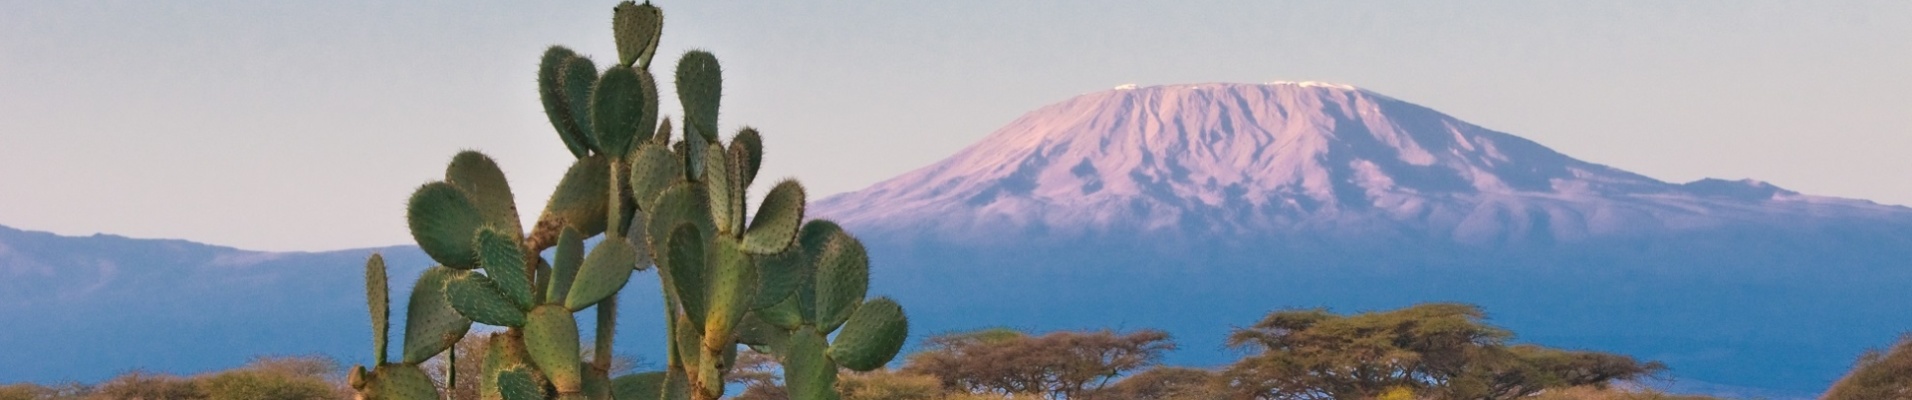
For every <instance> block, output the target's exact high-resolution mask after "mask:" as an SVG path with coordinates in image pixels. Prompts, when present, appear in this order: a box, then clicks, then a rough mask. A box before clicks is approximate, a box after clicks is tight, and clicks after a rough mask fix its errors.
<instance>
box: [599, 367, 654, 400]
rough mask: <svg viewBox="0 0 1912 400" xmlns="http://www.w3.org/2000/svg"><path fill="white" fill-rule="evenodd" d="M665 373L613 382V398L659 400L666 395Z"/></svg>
mask: <svg viewBox="0 0 1912 400" xmlns="http://www.w3.org/2000/svg"><path fill="white" fill-rule="evenodd" d="M664 375H665V374H664V372H663V371H657V372H645V373H639V374H630V375H625V376H620V377H617V379H612V380H611V393H612V394H613V396H612V397H615V398H617V400H658V396H662V395H663V394H664V378H665V376H664Z"/></svg>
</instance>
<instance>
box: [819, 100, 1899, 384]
mask: <svg viewBox="0 0 1912 400" xmlns="http://www.w3.org/2000/svg"><path fill="white" fill-rule="evenodd" d="M1642 145H1647V144H1642ZM810 215H811V216H813V217H818V218H830V219H835V220H837V221H839V222H841V223H843V224H844V225H845V227H847V228H849V229H850V231H852V232H855V233H856V234H857V235H858V236H859V237H861V238H862V239H863V241H864V243H865V244H866V245H868V246H869V249H870V258H871V260H872V263H873V264H874V265H875V268H874V269H873V270H872V274H871V277H872V282H873V283H872V286H871V287H872V290H875V291H878V292H881V293H883V294H887V295H893V296H894V297H896V298H897V299H898V300H899V301H902V302H903V303H904V304H908V305H909V307H910V310H911V312H912V317H911V318H912V319H911V321H912V323H920V324H921V325H922V326H924V327H925V328H926V329H927V330H928V331H939V330H949V329H965V328H980V327H988V326H1010V327H1017V328H1023V329H1033V330H1044V329H1099V328H1107V327H1118V328H1121V327H1153V328H1161V329H1166V330H1168V331H1169V332H1172V333H1173V334H1174V335H1175V336H1176V338H1177V341H1178V342H1180V343H1181V345H1182V348H1183V349H1184V350H1182V351H1179V352H1177V353H1176V354H1175V355H1173V356H1171V357H1170V360H1169V361H1170V362H1171V363H1178V364H1184V365H1207V366H1213V365H1220V364H1224V363H1227V362H1229V361H1230V360H1232V359H1234V357H1235V356H1236V354H1234V353H1231V352H1228V351H1226V350H1225V347H1224V345H1223V343H1222V340H1221V339H1222V338H1224V337H1226V336H1227V334H1228V330H1229V327H1231V326H1240V325H1242V324H1248V323H1252V322H1253V321H1255V320H1256V318H1258V317H1260V316H1261V315H1263V314H1265V313H1266V312H1268V311H1269V310H1274V309H1281V308H1293V307H1300V308H1314V307H1327V308H1332V309H1335V310H1337V311H1362V310H1376V309H1389V308H1396V307H1401V306H1404V305H1408V304H1414V303H1421V302H1430V301H1457V302H1465V303H1472V304H1478V305H1481V306H1483V307H1484V308H1485V309H1486V310H1487V311H1488V312H1489V313H1491V314H1492V318H1493V319H1494V320H1495V321H1496V322H1498V323H1502V324H1505V325H1504V326H1506V327H1508V328H1510V329H1512V330H1513V331H1515V332H1519V333H1520V335H1521V337H1520V340H1522V341H1528V342H1532V343H1540V344H1545V345H1550V346H1560V347H1569V348H1582V349H1592V350H1599V351H1611V352H1619V353H1624V354H1629V355H1634V356H1638V357H1641V358H1645V359H1652V360H1659V361H1664V362H1666V363H1668V364H1669V365H1671V366H1672V368H1673V369H1674V372H1673V374H1674V375H1676V376H1677V377H1678V378H1680V379H1682V380H1686V381H1689V382H1691V381H1704V382H1711V383H1714V384H1724V385H1737V386H1748V387H1756V388H1765V389H1774V390H1779V391H1780V392H1775V393H1781V392H1783V393H1789V394H1785V395H1767V397H1770V398H1795V397H1799V398H1809V397H1810V396H1812V394H1813V393H1816V391H1817V390H1822V389H1824V388H1825V387H1826V385H1828V384H1830V383H1831V380H1832V379H1836V378H1837V377H1838V376H1839V375H1840V374H1841V373H1843V372H1844V371H1845V370H1846V369H1847V368H1849V367H1850V366H1851V362H1852V360H1853V359H1854V357H1856V356H1857V355H1858V354H1860V352H1861V351H1863V350H1864V349H1865V348H1867V347H1868V346H1880V345H1884V344H1887V343H1890V342H1891V340H1893V338H1894V337H1896V336H1897V335H1898V334H1899V333H1900V332H1904V331H1906V330H1908V329H1912V314H1908V313H1907V312H1906V309H1907V308H1906V307H1905V304H1912V292H1909V291H1906V290H1904V288H1905V287H1907V286H1908V285H1912V209H1908V208H1906V207H1901V206H1892V205H1880V204H1876V203H1872V202H1869V201H1864V200H1852V199H1839V198H1830V197H1820V196H1811V195H1806V194H1801V193H1797V192H1794V191H1790V190H1786V189H1782V188H1779V187H1777V186H1774V185H1771V184H1767V183H1763V182H1759V181H1753V180H1720V179H1702V180H1699V181H1694V182H1689V183H1670V182H1665V181H1661V180H1658V179H1654V178H1651V177H1647V176H1642V175H1640V174H1635V173H1630V172H1627V171H1624V170H1621V169H1619V168H1615V167H1610V166H1606V165H1601V164H1597V163H1594V162H1589V161H1583V160H1579V159H1575V158H1573V157H1569V156H1567V155H1564V154H1561V153H1559V152H1556V151H1554V150H1551V149H1548V148H1547V147H1545V146H1543V145H1541V144H1538V143H1535V142H1533V141H1529V140H1526V139H1522V138H1520V137H1517V136H1514V135H1510V134H1506V133H1501V132H1496V131H1493V130H1491V129H1487V128H1483V127H1480V126H1477V125H1474V124H1470V123H1467V122H1465V121H1462V120H1460V119H1457V118H1454V117H1450V116H1447V115H1444V114H1441V113H1440V112H1437V111H1434V110H1431V109H1428V108H1426V107H1422V106H1418V105H1415V104H1411V103H1408V102H1406V101H1402V100H1398V99H1395V98H1392V97H1388V96H1385V95H1381V94H1378V93H1375V92H1371V91H1367V90H1362V89H1358V88H1354V87H1351V86H1347V85H1335V84H1323V83H1313V82H1276V83H1268V84H1197V85H1166V86H1154V87H1139V88H1138V87H1129V86H1125V87H1119V88H1116V89H1114V90H1109V91H1102V92H1096V93H1090V94H1085V95H1081V96H1077V97H1075V98H1072V99H1068V100H1065V101H1062V102H1060V103H1056V104H1053V105H1050V106H1046V107H1042V108H1040V109H1037V110H1035V111H1032V112H1030V113H1028V114H1026V115H1024V116H1022V117H1021V118H1018V119H1016V120H1015V121H1013V122H1011V123H1009V124H1008V125H1007V126H1005V127H1003V128H1002V129H1000V130H998V131H996V132H995V133H994V134H991V135H989V136H988V137H987V138H986V139H983V140H982V141H980V142H978V143H976V144H974V145H972V146H970V147H969V148H967V149H964V150H962V151H961V152H958V153H956V154H955V155H953V156H951V157H949V158H947V159H944V160H942V161H939V162H936V163H934V164H931V165H929V166H927V167H924V168H921V169H918V170H915V171H912V172H909V173H906V174H903V175H901V176H898V177H896V178H893V179H890V180H888V181H884V182H881V183H878V184H876V185H874V186H871V187H869V188H866V189H864V190H860V191H855V192H850V193H844V194H840V195H836V196H832V197H828V198H824V199H821V200H818V201H817V202H815V203H813V204H812V205H811V209H810Z"/></svg>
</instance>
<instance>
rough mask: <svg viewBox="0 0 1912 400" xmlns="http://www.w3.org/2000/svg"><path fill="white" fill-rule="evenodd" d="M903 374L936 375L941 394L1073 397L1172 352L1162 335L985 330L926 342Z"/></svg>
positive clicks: (1171, 344) (1154, 332) (1147, 332)
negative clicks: (1037, 333)
mask: <svg viewBox="0 0 1912 400" xmlns="http://www.w3.org/2000/svg"><path fill="white" fill-rule="evenodd" d="M924 346H925V347H926V348H927V350H924V351H922V352H920V353H917V354H914V355H911V356H910V357H909V362H908V363H907V364H905V365H904V367H903V372H905V373H912V374H922V375H929V376H934V377H937V378H938V379H939V380H941V381H942V385H943V387H944V388H945V390H952V391H963V392H971V393H995V394H1004V395H1012V394H1032V395H1039V396H1042V397H1044V398H1048V399H1056V400H1060V399H1078V398H1082V397H1083V395H1084V394H1086V393H1089V392H1092V391H1095V390H1099V389H1102V388H1103V387H1105V386H1107V385H1108V384H1109V383H1110V382H1111V381H1112V380H1114V379H1115V378H1117V377H1120V376H1123V375H1125V374H1127V373H1129V372H1132V371H1136V370H1139V369H1142V368H1146V367H1149V366H1152V365H1155V364H1156V363H1158V362H1160V361H1161V358H1162V354H1163V353H1164V352H1167V351H1169V350H1174V349H1175V343H1174V342H1173V341H1172V340H1170V339H1169V336H1168V333H1165V332H1162V331H1158V330H1142V331H1136V332H1132V333H1128V334H1117V333H1115V332H1113V331H1108V330H1102V331H1096V332H1068V331H1058V332H1051V333H1049V334H1045V335H1042V336H1030V335H1028V334H1024V333H1022V332H1017V331H1013V330H1007V329H990V330H984V331H977V332H965V333H955V334H947V335H940V336H935V337H931V338H929V339H928V340H927V341H926V343H925V344H924Z"/></svg>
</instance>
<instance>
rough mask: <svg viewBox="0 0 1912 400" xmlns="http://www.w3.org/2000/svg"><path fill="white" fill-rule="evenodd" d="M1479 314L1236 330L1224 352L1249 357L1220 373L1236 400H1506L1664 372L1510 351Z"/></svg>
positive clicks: (1441, 312)
mask: <svg viewBox="0 0 1912 400" xmlns="http://www.w3.org/2000/svg"><path fill="white" fill-rule="evenodd" d="M1485 317H1486V315H1485V314H1484V313H1483V312H1481V310H1480V308H1478V307H1475V306H1472V305H1465V304H1446V303H1436V304H1423V305H1417V306H1413V307H1409V308H1405V309H1401V310H1395V311H1388V312H1375V313H1363V314H1356V315H1351V316H1341V315H1335V314H1332V313H1329V312H1327V311H1325V310H1320V309H1314V310H1287V311H1277V312H1274V313H1271V314H1269V315H1268V316H1267V317H1265V318H1263V319H1262V320H1261V321H1260V322H1258V323H1256V324H1255V325H1253V326H1250V327H1247V328H1242V329H1237V330H1236V331H1235V332H1234V333H1233V334H1231V335H1230V336H1229V338H1228V344H1229V345H1230V346H1232V347H1235V348H1238V349H1247V350H1250V351H1253V352H1255V353H1254V354H1250V355H1248V356H1246V357H1244V358H1242V359H1241V360H1240V361H1238V362H1236V363H1235V364H1233V365H1231V366H1229V367H1228V368H1227V370H1225V371H1224V372H1223V378H1222V379H1223V382H1224V384H1225V385H1226V386H1227V388H1228V389H1229V391H1230V392H1231V393H1232V394H1233V397H1237V398H1245V399H1270V400H1273V399H1284V400H1285V399H1304V400H1312V399H1324V400H1325V399H1348V398H1375V397H1378V396H1380V395H1382V394H1384V393H1389V392H1400V391H1403V390H1407V391H1412V392H1415V393H1420V394H1423V395H1427V396H1433V397H1435V398H1443V399H1512V398H1519V397H1525V396H1528V395H1532V394H1534V393H1538V392H1540V391H1542V390H1546V389H1549V388H1561V387H1571V386H1581V385H1602V384H1605V383H1608V382H1612V381H1616V380H1627V379H1634V378H1639V377H1643V376H1648V375H1651V374H1654V373H1657V372H1659V371H1661V370H1663V369H1665V366H1664V365H1661V364H1659V363H1657V362H1654V363H1641V362H1638V361H1636V360H1634V359H1632V358H1630V357H1626V356H1620V355H1612V354H1602V353H1591V352H1573V351H1564V350H1557V349H1549V348H1544V347H1539V346H1530V345H1520V346H1509V345H1508V344H1507V343H1506V342H1507V340H1508V339H1510V338H1512V336H1513V335H1512V334H1511V333H1509V332H1508V331H1506V330H1504V329H1501V328H1498V327H1494V326H1491V325H1488V324H1486V323H1485V322H1484V321H1483V320H1484V318H1485Z"/></svg>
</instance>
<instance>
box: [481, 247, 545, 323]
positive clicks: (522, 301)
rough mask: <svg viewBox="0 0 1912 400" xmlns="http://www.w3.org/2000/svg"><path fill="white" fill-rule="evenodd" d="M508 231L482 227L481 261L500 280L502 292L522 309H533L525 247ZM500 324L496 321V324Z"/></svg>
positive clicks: (499, 285)
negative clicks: (521, 248) (521, 247)
mask: <svg viewBox="0 0 1912 400" xmlns="http://www.w3.org/2000/svg"><path fill="white" fill-rule="evenodd" d="M507 235H509V234H508V233H504V232H499V231H498V230H496V229H485V230H482V231H478V238H477V243H475V245H476V247H478V258H479V261H478V263H479V265H480V266H483V267H484V269H485V274H487V275H490V278H491V279H490V280H491V281H494V282H496V284H497V288H498V292H499V293H501V294H503V295H504V297H505V298H506V299H510V300H511V303H512V304H513V305H516V307H514V308H517V309H519V310H529V309H531V306H532V305H533V304H534V303H533V299H532V298H531V276H529V275H527V273H528V271H525V267H524V261H525V259H524V251H522V250H520V249H519V248H518V241H516V240H513V239H512V238H511V237H510V236H507ZM493 325H496V324H493Z"/></svg>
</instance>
